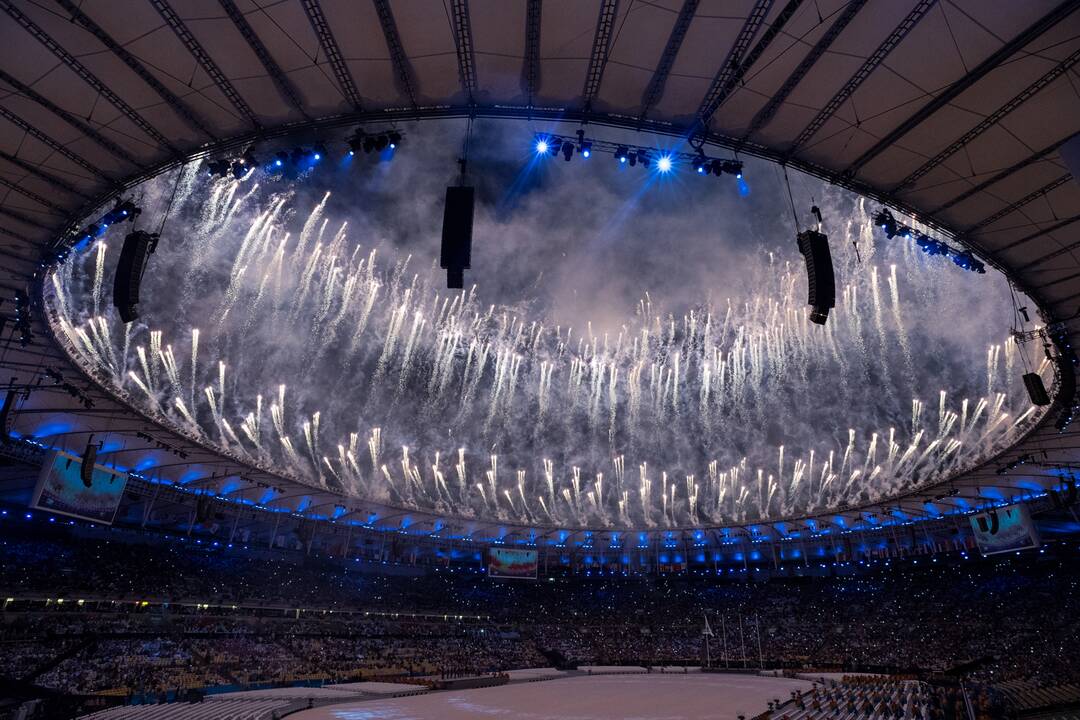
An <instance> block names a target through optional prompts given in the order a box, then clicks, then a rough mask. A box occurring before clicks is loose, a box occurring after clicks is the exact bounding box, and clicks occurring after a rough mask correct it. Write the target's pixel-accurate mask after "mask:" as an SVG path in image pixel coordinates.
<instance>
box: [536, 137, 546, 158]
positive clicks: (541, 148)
mask: <svg viewBox="0 0 1080 720" xmlns="http://www.w3.org/2000/svg"><path fill="white" fill-rule="evenodd" d="M547 152H548V143H547V140H545V139H543V138H540V139H539V140H537V141H536V154H537V155H547Z"/></svg>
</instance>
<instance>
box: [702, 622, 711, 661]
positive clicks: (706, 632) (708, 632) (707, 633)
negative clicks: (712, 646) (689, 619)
mask: <svg viewBox="0 0 1080 720" xmlns="http://www.w3.org/2000/svg"><path fill="white" fill-rule="evenodd" d="M701 617H702V618H704V620H705V629H704V630H702V631H701V634H702V635H704V636H705V667H707V668H710V667H712V652H711V651H710V650H709V637H710V636H711V635H712V629H710V628H709V616H708V615H706V614H705V613H701Z"/></svg>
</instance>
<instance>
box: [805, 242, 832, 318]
mask: <svg viewBox="0 0 1080 720" xmlns="http://www.w3.org/2000/svg"><path fill="white" fill-rule="evenodd" d="M797 239H798V242H799V252H801V253H802V255H803V258H804V259H805V260H806V279H807V286H808V289H809V292H808V299H807V302H808V303H809V304H810V320H811V322H815V323H817V324H818V325H824V324H825V321H826V320H828V319H829V310H831V309H832V308H834V307H835V306H836V278H835V276H834V275H833V265H832V253H830V252H829V238H828V237H826V236H825V235H824V234H822V233H819V232H818V231H816V230H805V231H803V232H801V233H799V235H798V238H797Z"/></svg>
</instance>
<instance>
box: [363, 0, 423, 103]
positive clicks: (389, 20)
mask: <svg viewBox="0 0 1080 720" xmlns="http://www.w3.org/2000/svg"><path fill="white" fill-rule="evenodd" d="M372 2H373V3H375V14H376V15H378V17H379V25H380V26H381V27H382V31H383V37H384V38H386V49H387V50H388V51H389V52H390V64H391V65H393V67H394V81H395V83H396V85H397V89H398V91H399V92H400V93H401V94H403V95H404V96H405V97H407V98H409V104H410V105H412V106H413V107H416V80H415V79H414V78H413V73H412V66H411V65H410V64H409V56H408V55H406V54H405V48H404V47H403V46H402V44H401V35H400V34H399V33H398V29H397V23H396V22H395V21H394V11H393V10H391V9H390V2H389V0H372Z"/></svg>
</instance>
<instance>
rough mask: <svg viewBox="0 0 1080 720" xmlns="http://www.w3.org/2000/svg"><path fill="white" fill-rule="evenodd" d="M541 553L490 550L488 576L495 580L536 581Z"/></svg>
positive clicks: (504, 549) (533, 551) (500, 549)
mask: <svg viewBox="0 0 1080 720" xmlns="http://www.w3.org/2000/svg"><path fill="white" fill-rule="evenodd" d="M538 558H539V553H538V552H537V551H536V550H509V549H507V548H490V550H489V551H488V575H489V576H490V577H495V578H510V579H516V580H535V579H536V573H537V564H538V562H537V561H538Z"/></svg>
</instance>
